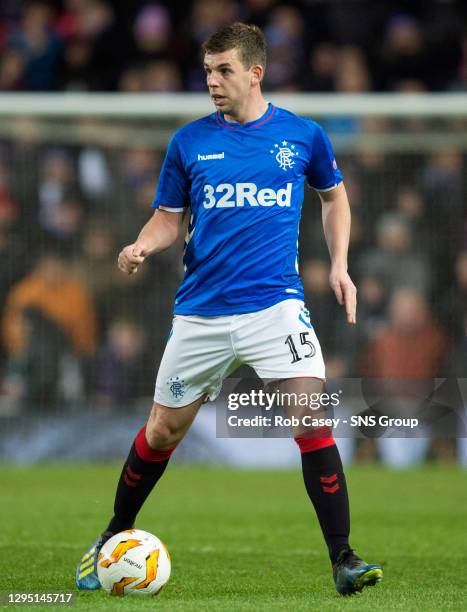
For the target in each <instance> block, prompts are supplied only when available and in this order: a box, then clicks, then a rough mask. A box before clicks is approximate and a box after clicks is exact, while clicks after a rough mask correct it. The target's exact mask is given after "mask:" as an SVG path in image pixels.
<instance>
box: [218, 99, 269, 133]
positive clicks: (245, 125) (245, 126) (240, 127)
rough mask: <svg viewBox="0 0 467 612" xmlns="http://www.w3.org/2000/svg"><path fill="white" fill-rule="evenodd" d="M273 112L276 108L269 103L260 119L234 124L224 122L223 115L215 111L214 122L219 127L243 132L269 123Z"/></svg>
mask: <svg viewBox="0 0 467 612" xmlns="http://www.w3.org/2000/svg"><path fill="white" fill-rule="evenodd" d="M275 110H276V107H275V106H274V105H273V104H271V102H269V103H268V107H267V109H266V112H265V113H264V115H261V117H258V119H255V120H254V121H249V122H248V123H235V122H232V121H226V120H225V119H224V115H223V114H222V113H221V112H220V111H217V112H216V122H217V123H218V124H219V125H220V126H222V127H224V128H227V129H229V130H245V129H249V128H255V127H258V126H259V125H262V124H263V123H266V122H267V121H269V120H270V119H271V117H272V116H273V115H274V111H275Z"/></svg>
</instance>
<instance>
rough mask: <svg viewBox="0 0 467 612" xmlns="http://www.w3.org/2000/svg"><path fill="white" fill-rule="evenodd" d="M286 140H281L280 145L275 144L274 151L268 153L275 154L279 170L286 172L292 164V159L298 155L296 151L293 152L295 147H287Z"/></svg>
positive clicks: (293, 162)
mask: <svg viewBox="0 0 467 612" xmlns="http://www.w3.org/2000/svg"><path fill="white" fill-rule="evenodd" d="M288 144H289V143H288V142H287V140H283V141H282V142H281V144H280V145H278V144H275V145H274V149H271V150H270V151H269V153H273V154H274V153H275V154H276V161H277V163H278V164H279V168H281V169H282V170H287V168H291V167H292V166H293V165H294V164H295V161H294V157H295V155H298V151H296V150H295V145H290V147H289V146H288Z"/></svg>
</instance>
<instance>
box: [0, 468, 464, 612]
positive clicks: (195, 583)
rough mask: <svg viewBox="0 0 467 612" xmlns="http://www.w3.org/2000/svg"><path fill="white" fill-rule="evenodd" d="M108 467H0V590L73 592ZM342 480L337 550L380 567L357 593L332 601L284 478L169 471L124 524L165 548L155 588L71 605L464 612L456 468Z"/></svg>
mask: <svg viewBox="0 0 467 612" xmlns="http://www.w3.org/2000/svg"><path fill="white" fill-rule="evenodd" d="M119 471H120V467H119V466H115V465H112V466H107V465H84V466H65V465H57V466H39V467H27V468H19V467H14V468H13V467H1V468H0V482H1V493H0V497H1V505H0V519H1V529H0V544H1V546H0V551H1V554H0V591H21V592H27V591H32V592H38V591H53V592H57V591H66V590H70V589H74V588H75V587H74V570H75V565H76V563H77V562H78V560H79V558H80V556H81V554H82V553H83V552H84V550H85V549H86V548H87V547H88V546H89V545H90V544H91V542H92V541H93V540H94V539H95V537H96V535H97V533H98V532H100V531H101V530H102V528H103V527H104V526H105V523H106V520H107V517H108V516H109V514H110V511H111V505H112V502H113V491H114V485H115V482H116V479H117V476H118V474H119ZM347 477H348V482H349V488H350V498H351V508H352V517H353V521H352V537H351V542H352V544H353V546H355V548H356V549H357V552H359V553H360V554H361V555H362V556H363V558H365V559H366V560H367V561H369V562H381V563H383V565H384V568H385V577H384V580H383V582H382V583H380V584H379V585H377V586H376V587H373V588H371V587H370V588H367V589H365V591H364V593H363V594H362V595H357V596H355V597H352V598H342V597H340V596H339V595H337V593H336V592H335V591H334V585H333V582H332V579H331V573H330V565H329V561H328V559H327V556H326V554H325V549H324V545H323V542H322V539H321V535H320V532H319V529H318V525H317V522H316V519H315V515H314V512H313V510H312V508H311V506H310V504H309V502H308V499H307V497H306V494H305V490H304V487H303V484H302V480H301V474H300V473H299V472H298V471H297V472H295V471H292V472H291V471H239V470H228V469H216V468H205V469H202V468H185V467H177V466H174V467H172V468H171V469H170V468H169V469H168V471H167V472H166V474H165V476H164V478H163V480H162V481H161V482H160V483H159V485H158V487H157V489H156V491H155V492H154V493H153V494H152V496H151V497H150V499H149V500H148V502H147V503H146V506H145V507H144V508H143V510H142V512H141V514H140V517H139V520H138V523H137V526H138V527H140V528H142V529H146V530H148V531H152V532H154V533H155V534H156V535H158V536H159V537H160V538H161V539H162V540H164V541H165V543H166V544H167V546H168V549H169V551H170V553H171V556H172V577H171V580H170V582H169V584H168V585H167V586H166V588H165V589H164V590H163V592H162V593H161V594H160V595H159V596H158V597H156V598H150V597H148V598H131V597H124V598H121V599H120V598H114V597H110V596H108V595H107V594H106V593H104V592H102V591H98V592H84V593H78V594H77V599H76V602H75V605H74V606H73V607H72V608H71V609H72V610H95V611H96V612H99V611H100V610H112V611H114V610H117V611H119V610H122V611H123V610H125V611H126V610H138V611H139V610H161V611H167V612H169V611H170V612H176V611H179V610H184V611H187V612H192V611H197V612H201V611H209V612H212V611H214V612H217V611H227V610H229V611H230V610H232V611H235V612H237V611H238V612H240V611H243V610H251V611H255V612H256V611H261V610H264V611H266V610H268V611H276V610H277V611H279V610H284V611H287V612H292V611H293V612H297V611H302V610H303V611H305V610H306V611H307V612H308V611H310V610H319V611H321V610H332V611H335V610H359V611H361V610H368V611H372V612H373V611H376V610H385V611H387V610H403V611H408V610H417V611H419V610H423V611H424V612H426V611H427V610H443V611H444V610H465V609H466V608H465V606H466V597H467V592H466V590H465V586H466V575H465V571H466V557H465V551H466V547H465V531H466V519H465V517H466V514H465V513H466V508H467V504H466V501H467V500H466V486H465V484H466V474H465V471H462V470H461V469H459V468H456V467H451V468H448V467H430V468H423V469H417V470H411V471H403V472H391V471H388V470H385V469H382V468H379V467H358V468H357V467H355V468H352V469H349V470H348V475H347ZM462 542H463V543H462ZM4 608H10V609H12V608H13V606H5V607H4ZM21 608H22V609H30V610H32V609H35V610H39V609H46V606H21ZM47 609H49V610H50V609H57V608H56V607H55V606H54V607H53V608H52V607H51V606H48V607H47Z"/></svg>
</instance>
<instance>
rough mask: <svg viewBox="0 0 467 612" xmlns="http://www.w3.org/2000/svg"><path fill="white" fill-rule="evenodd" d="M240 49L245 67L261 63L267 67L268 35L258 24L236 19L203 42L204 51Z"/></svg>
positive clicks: (219, 51) (216, 51) (241, 59)
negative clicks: (265, 34)
mask: <svg viewBox="0 0 467 612" xmlns="http://www.w3.org/2000/svg"><path fill="white" fill-rule="evenodd" d="M231 49H238V51H239V55H240V61H241V62H242V64H243V65H244V66H245V68H250V67H251V66H253V64H260V65H261V66H263V68H266V37H265V36H264V34H263V32H262V31H261V30H260V29H259V28H258V26H255V25H251V24H249V23H241V22H240V21H236V22H235V23H231V24H229V25H227V26H224V27H223V28H221V29H220V30H217V32H214V34H212V35H211V36H210V37H209V38H208V39H207V41H206V42H205V43H204V44H203V51H204V53H223V52H224V51H230V50H231Z"/></svg>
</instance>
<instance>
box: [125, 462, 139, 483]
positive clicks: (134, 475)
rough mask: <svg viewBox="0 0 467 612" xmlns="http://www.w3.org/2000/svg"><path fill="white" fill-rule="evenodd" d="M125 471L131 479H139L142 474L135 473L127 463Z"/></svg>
mask: <svg viewBox="0 0 467 612" xmlns="http://www.w3.org/2000/svg"><path fill="white" fill-rule="evenodd" d="M126 473H127V474H128V477H129V478H133V480H141V476H142V474H137V473H136V472H133V470H132V469H131V467H130V466H129V465H127V468H126Z"/></svg>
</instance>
